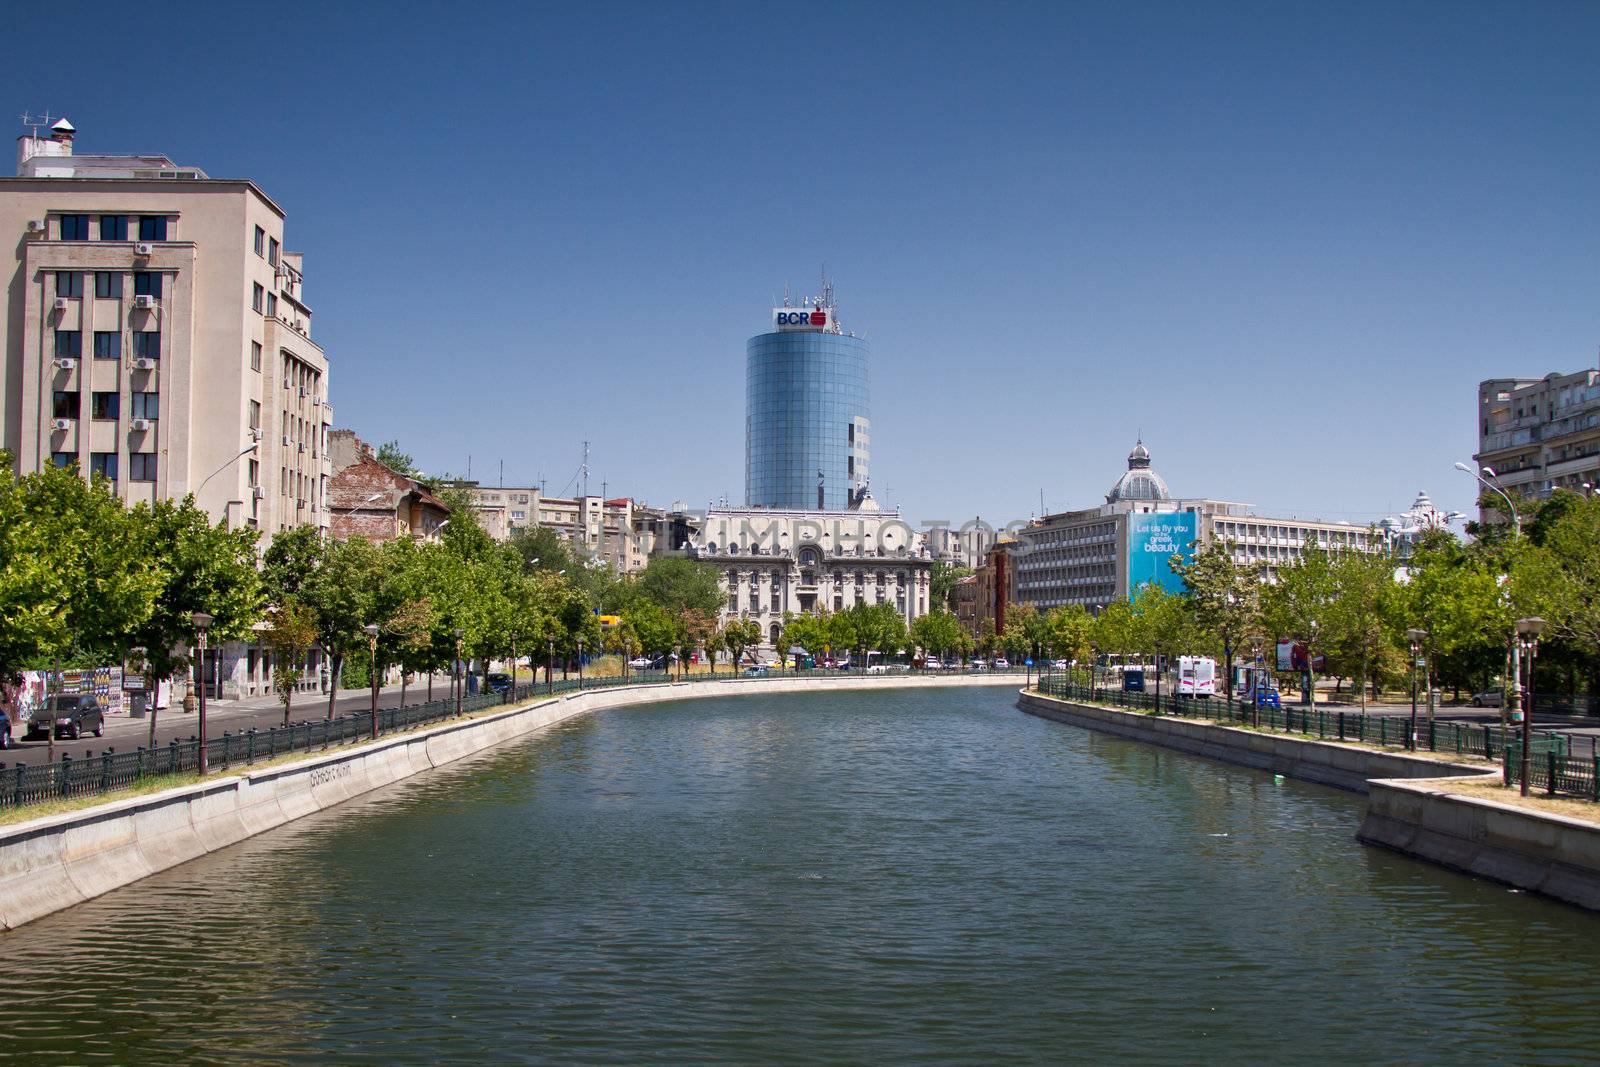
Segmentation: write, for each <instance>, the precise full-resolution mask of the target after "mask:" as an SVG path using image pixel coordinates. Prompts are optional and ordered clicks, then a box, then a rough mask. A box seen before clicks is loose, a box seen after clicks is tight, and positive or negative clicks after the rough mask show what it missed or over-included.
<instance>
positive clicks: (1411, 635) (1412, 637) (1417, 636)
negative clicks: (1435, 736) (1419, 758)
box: [1406, 630, 1428, 750]
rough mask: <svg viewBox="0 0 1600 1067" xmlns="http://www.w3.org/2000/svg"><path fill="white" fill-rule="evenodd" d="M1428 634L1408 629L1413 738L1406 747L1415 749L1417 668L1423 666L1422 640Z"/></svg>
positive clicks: (1424, 631)
mask: <svg viewBox="0 0 1600 1067" xmlns="http://www.w3.org/2000/svg"><path fill="white" fill-rule="evenodd" d="M1427 636H1428V631H1426V630H1407V631H1406V639H1407V640H1409V641H1410V642H1411V738H1410V743H1409V744H1408V745H1407V746H1406V747H1407V748H1410V749H1413V750H1414V749H1415V748H1416V747H1417V668H1418V667H1420V666H1422V642H1423V641H1424V640H1425V639H1426V638H1427Z"/></svg>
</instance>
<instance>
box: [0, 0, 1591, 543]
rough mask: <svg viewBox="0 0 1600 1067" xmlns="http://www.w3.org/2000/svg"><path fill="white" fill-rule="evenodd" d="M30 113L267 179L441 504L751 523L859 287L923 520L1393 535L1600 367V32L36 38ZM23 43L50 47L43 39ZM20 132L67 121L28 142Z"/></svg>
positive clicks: (1287, 17) (1162, 29)
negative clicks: (772, 395)
mask: <svg viewBox="0 0 1600 1067" xmlns="http://www.w3.org/2000/svg"><path fill="white" fill-rule="evenodd" d="M8 30H9V31H10V32H9V37H10V40H11V41H12V42H13V44H14V46H16V47H13V48H12V49H10V50H9V52H10V54H9V57H8V60H7V67H8V72H7V76H6V78H5V81H6V82H7V84H8V85H9V86H10V90H9V92H7V93H5V94H4V95H5V96H7V97H8V98H9V99H10V100H11V102H12V105H13V107H12V110H13V111H14V112H21V111H22V110H23V109H24V108H28V109H35V110H37V109H41V108H45V107H48V108H50V109H51V110H52V112H53V113H55V114H65V115H67V116H68V117H70V118H71V119H72V120H73V122H74V123H76V124H77V126H78V127H79V130H80V136H79V150H80V151H85V152H95V151H147V152H148V151H155V152H165V153H167V154H169V155H171V156H173V157H174V158H176V159H178V160H179V161H181V162H185V163H192V164H195V165H198V166H201V167H203V168H204V169H206V170H207V171H209V172H210V173H211V174H212V175H213V176H216V177H250V178H254V179H255V180H256V181H257V182H258V183H259V184H260V185H261V186H262V187H263V188H264V189H265V190H266V191H267V192H268V193H269V194H270V195H271V196H273V197H274V198H275V199H276V200H277V201H278V202H279V203H280V204H282V205H283V207H284V208H285V210H286V211H287V212H288V224H287V233H288V238H289V240H288V243H289V246H290V247H291V248H293V249H298V250H302V251H304V252H305V253H306V257H307V259H306V267H307V294H308V298H309V301H310V303H311V304H312V306H313V308H314V309H315V310H316V319H315V334H316V336H317V338H318V339H319V340H320V341H321V343H322V344H323V345H324V346H325V347H326V348H327V351H328V354H329V356H330V358H331V360H332V362H333V367H334V370H333V379H332V382H333V399H334V402H335V405H336V411H337V415H338V421H339V422H340V424H342V425H345V426H349V427H352V428H354V429H355V430H356V431H357V432H359V433H360V434H362V435H363V436H364V437H367V438H368V439H370V440H373V441H383V440H387V439H389V438H399V439H400V440H401V441H402V442H403V443H404V444H405V446H406V447H407V448H408V449H410V450H411V451H412V452H413V453H415V455H416V457H417V459H418V461H419V462H420V464H421V465H422V466H423V467H424V468H425V469H428V470H430V471H445V470H448V471H451V472H456V473H460V472H462V471H463V470H464V469H465V467H466V465H467V457H468V455H469V453H470V455H471V457H472V472H473V474H474V475H475V476H480V477H484V478H486V479H488V480H491V481H492V480H494V479H496V478H498V476H499V463H500V461H502V460H503V461H504V464H505V477H506V480H507V482H508V483H512V482H523V483H525V482H528V481H531V480H534V479H536V478H538V477H539V476H541V475H543V476H544V477H545V478H547V479H548V482H549V486H550V489H551V491H552V492H559V491H560V490H562V489H563V488H565V487H567V484H568V482H569V479H570V478H571V477H572V475H573V474H574V472H575V471H576V469H577V466H578V462H579V455H580V448H581V444H580V442H581V441H583V440H584V439H586V438H587V439H588V440H590V441H591V442H592V445H591V447H592V458H591V463H592V467H593V470H594V476H593V478H592V482H591V485H592V487H593V489H594V491H596V492H598V491H599V488H600V483H601V481H602V480H604V481H605V482H606V483H607V486H608V489H609V491H610V492H611V493H612V494H613V495H617V494H623V493H626V494H632V495H635V496H640V497H644V498H646V499H648V500H650V501H652V502H655V503H667V502H670V501H671V500H673V499H683V500H686V501H688V502H690V503H691V505H701V506H703V505H704V504H705V503H706V502H707V501H708V500H710V499H712V498H714V497H718V496H721V495H722V494H726V495H727V496H728V497H729V499H731V500H734V501H735V502H737V501H739V500H741V499H742V495H743V477H744V474H743V470H744V458H743V457H744V431H743V426H744V382H743V378H744V371H743V361H744V343H745V340H746V338H747V337H749V336H751V335H752V334H755V333H759V332H762V331H763V330H764V329H766V326H767V323H768V314H769V308H770V306H771V301H772V300H773V297H774V294H781V292H782V290H783V286H784V284H785V282H789V283H792V284H793V285H794V286H795V289H796V291H797V292H799V293H805V292H809V291H811V290H813V289H814V288H815V281H814V279H815V278H816V277H817V275H818V274H819V272H820V271H821V268H822V266H823V264H824V263H825V264H826V265H827V269H828V271H829V273H830V274H832V275H833V276H834V277H835V279H836V281H837V286H838V295H839V301H840V309H841V313H842V316H843V318H844V321H845V323H846V325H847V326H848V327H851V328H853V329H855V330H856V331H858V332H861V333H864V334H865V335H866V336H867V338H868V339H869V340H870V341H871V343H872V346H873V410H872V416H873V474H874V479H873V483H874V488H875V490H876V491H877V494H878V495H879V497H880V499H885V500H887V501H889V502H891V503H899V504H901V505H903V506H904V507H905V509H906V510H907V512H908V513H909V516H910V517H911V518H916V519H927V518H934V517H938V518H949V519H957V518H961V517H965V516H970V515H972V514H973V513H980V514H982V515H983V516H984V517H985V518H1013V517H1018V516H1020V517H1026V516H1027V515H1028V514H1030V513H1031V512H1034V511H1037V509H1038V507H1039V497H1040V490H1041V489H1043V491H1044V499H1045V502H1046V506H1047V507H1048V508H1050V509H1051V510H1057V509H1060V508H1064V507H1075V506H1085V505H1089V504H1092V503H1096V502H1098V501H1099V500H1100V495H1101V494H1102V493H1104V492H1105V489H1106V488H1107V487H1108V486H1109V485H1110V483H1111V482H1112V481H1113V480H1114V479H1115V478H1116V477H1117V475H1118V473H1119V472H1120V471H1121V469H1122V467H1123V463H1124V457H1125V456H1126V454H1127V452H1128V449H1129V448H1130V447H1131V446H1132V444H1133V439H1134V436H1135V434H1136V432H1139V431H1142V432H1143V435H1144V439H1145V441H1146V443H1147V444H1148V445H1149V446H1150V448H1151V451H1152V452H1153V453H1154V457H1155V462H1156V466H1157V469H1158V470H1160V471H1161V472H1162V473H1163V474H1164V475H1165V476H1166V477H1167V480H1168V481H1169V483H1170V484H1171V486H1172V488H1173V490H1174V491H1175V492H1177V493H1180V494H1184V495H1193V496H1199V495H1210V496H1218V497H1223V498H1226V499H1234V500H1243V501H1250V502H1253V503H1255V504H1257V505H1259V506H1260V507H1261V508H1262V509H1264V510H1267V511H1272V512H1277V513H1293V514H1300V515H1311V514H1319V515H1323V516H1325V517H1328V518H1334V519H1338V518H1348V519H1350V520H1352V521H1366V520H1368V519H1372V518H1376V517H1379V516H1381V515H1383V514H1385V513H1388V512H1393V511H1397V510H1400V509H1403V508H1404V507H1406V506H1407V505H1408V504H1409V503H1410V500H1411V497H1412V495H1413V494H1414V493H1415V492H1416V490H1417V489H1419V488H1427V489H1428V490H1429V491H1430V492H1432V494H1433V495H1434V498H1435V500H1436V501H1438V502H1439V503H1441V504H1443V505H1446V506H1450V507H1456V508H1461V509H1463V510H1464V509H1466V508H1467V507H1468V506H1469V505H1470V503H1471V501H1472V499H1473V495H1474V494H1473V492H1472V487H1471V484H1470V483H1469V481H1468V480H1467V478H1466V476H1464V475H1462V474H1460V473H1458V472H1455V471H1453V470H1452V469H1451V463H1452V462H1454V461H1455V460H1457V459H1464V458H1466V457H1468V456H1469V455H1470V453H1471V452H1472V450H1473V447H1474V444H1475V440H1476V438H1475V430H1474V423H1475V390H1476V384H1477V382H1478V381H1479V379H1481V378H1484V377H1489V376H1494V375H1511V374H1517V375H1530V376H1536V375H1541V374H1544V373H1546V372H1549V371H1552V370H1563V371H1571V370H1576V369H1579V368H1580V367H1584V366H1591V365H1593V363H1594V360H1595V352H1596V347H1597V345H1600V322H1597V321H1596V320H1597V317H1600V303H1597V294H1600V285H1597V281H1600V279H1597V276H1596V275H1597V263H1596V253H1597V251H1600V242H1597V237H1600V234H1597V225H1600V223H1597V218H1600V215H1597V212H1596V210H1595V208H1596V189H1597V187H1600V186H1597V180H1600V145H1597V137H1600V47H1597V46H1600V6H1597V5H1593V4H1577V3H1572V4H1560V3H1545V4H1510V3H1507V4H1500V5H1492V6H1489V5H1485V6H1477V5H1471V4H1462V3H1450V4H1440V5H1436V6H1431V5H1425V4H1399V5H1396V4H1371V5H1361V4H1338V5H1312V4H1301V5H1280V4H1268V3H1259V4H1248V5H1246V4H1240V5H1231V6H1230V5H1222V4H1214V5H1193V4H1176V3H1175V4H1170V5H1169V4H1154V5H1136V4H1126V3H1116V4H1105V5H1088V4H1080V5H1064V4H1039V5H1036V6H1024V5H971V6H963V7H948V6H933V7H929V6H922V5H917V6H906V7H903V8H894V7H891V6H889V5H866V4H850V5H840V6H837V7H830V6H828V5H826V4H806V5H785V6H782V7H772V8H767V9H758V8H756V7H755V6H753V5H744V4H727V5H725V6H688V5H658V4H648V5H646V4H640V5H604V4H601V5H588V6H585V9H584V10H582V11H576V10H573V6H569V5H563V6H562V7H560V8H554V9H546V8H543V7H541V6H538V5H507V6H504V7H501V8H491V7H489V6H486V5H453V6H448V7H438V6H420V5H419V6H414V7H411V8H409V9H408V8H405V7H403V6H394V7H389V6H385V7H379V6H377V5H373V6H372V7H371V8H370V9H363V8H361V7H359V6H357V5H312V6H307V7H305V8H303V9H299V10H298V11H297V10H296V9H295V8H294V6H293V5H290V6H282V7H273V8H270V9H266V8H263V9H261V10H259V11H257V12H255V13H254V15H252V16H251V17H250V18H248V19H246V18H243V17H241V14H240V12H239V11H237V10H235V9H234V8H231V7H228V6H226V5H222V6H213V5H206V6H196V7H192V8H188V9H184V8H180V7H178V6H162V7H161V8H160V9H159V10H157V9H150V8H148V7H144V8H141V7H139V6H138V5H127V4H117V5H105V6H103V7H82V6H77V5H57V6H52V7H41V6H40V5H32V6H31V7H26V8H22V9H18V10H17V11H14V12H13V13H12V14H11V16H10V24H9V26H8ZM22 42H31V43H29V44H28V46H27V47H21V44H22ZM18 132H20V130H19V131H18Z"/></svg>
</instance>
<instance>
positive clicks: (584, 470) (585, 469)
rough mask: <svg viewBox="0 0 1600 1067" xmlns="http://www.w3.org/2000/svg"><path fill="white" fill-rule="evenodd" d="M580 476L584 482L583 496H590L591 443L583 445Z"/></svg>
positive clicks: (586, 442)
mask: <svg viewBox="0 0 1600 1067" xmlns="http://www.w3.org/2000/svg"><path fill="white" fill-rule="evenodd" d="M578 475H579V477H580V478H581V479H582V480H583V495H584V496H588V495H589V442H588V441H585V442H584V443H583V466H581V467H579V468H578Z"/></svg>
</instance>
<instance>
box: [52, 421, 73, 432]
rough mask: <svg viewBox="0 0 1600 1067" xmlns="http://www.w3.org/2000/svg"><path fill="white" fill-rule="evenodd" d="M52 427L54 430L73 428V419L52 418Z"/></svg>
mask: <svg viewBox="0 0 1600 1067" xmlns="http://www.w3.org/2000/svg"><path fill="white" fill-rule="evenodd" d="M50 428H51V429H52V430H70V429H72V420H71V419H51V420H50Z"/></svg>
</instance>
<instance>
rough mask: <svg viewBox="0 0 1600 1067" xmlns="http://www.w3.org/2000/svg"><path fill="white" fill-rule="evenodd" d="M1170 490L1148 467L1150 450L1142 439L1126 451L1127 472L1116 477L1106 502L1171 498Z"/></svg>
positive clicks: (1159, 476)
mask: <svg viewBox="0 0 1600 1067" xmlns="http://www.w3.org/2000/svg"><path fill="white" fill-rule="evenodd" d="M1171 499H1172V492H1171V490H1169V489H1168V488H1167V483H1166V482H1164V481H1162V480H1161V475H1159V474H1157V473H1156V472H1155V471H1153V470H1151V469H1150V450H1149V449H1148V448H1146V447H1144V441H1143V439H1141V440H1139V441H1138V443H1136V444H1135V445H1134V446H1133V451H1132V452H1129V453H1128V473H1126V474H1124V475H1123V476H1122V477H1121V478H1118V479H1117V484H1116V485H1113V486H1112V487H1111V492H1109V493H1107V494H1106V503H1107V504H1115V503H1116V502H1117V501H1119V500H1171Z"/></svg>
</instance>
